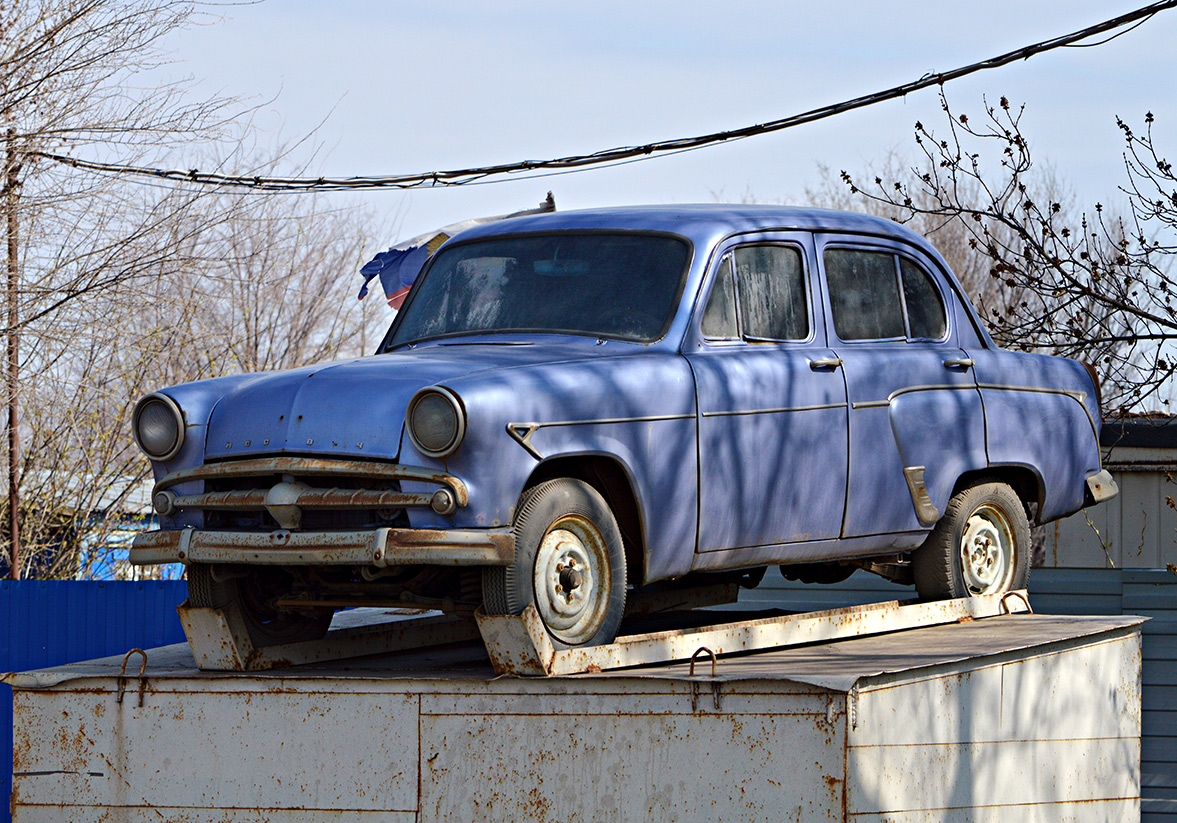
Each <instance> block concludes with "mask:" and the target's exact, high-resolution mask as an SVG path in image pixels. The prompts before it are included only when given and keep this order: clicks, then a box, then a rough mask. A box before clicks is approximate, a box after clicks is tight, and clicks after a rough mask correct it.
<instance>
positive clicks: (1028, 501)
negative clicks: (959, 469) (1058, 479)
mask: <svg viewBox="0 0 1177 823" xmlns="http://www.w3.org/2000/svg"><path fill="white" fill-rule="evenodd" d="M985 480H998V481H1000V482H1002V483H1005V484H1006V485H1007V486H1009V487H1010V488H1011V489H1013V490H1014V494H1016V495H1017V496H1018V498H1019V499H1020V500H1021V501H1022V503H1024V504H1025V505H1026V509H1027V513H1028V515H1031V516H1030V520H1031V523H1035V524H1036V523H1037V522H1038V515H1037V513H1038V512H1039V511H1041V509H1042V504H1043V502H1044V500H1045V499H1046V484H1045V483H1044V482H1043V480H1042V476H1041V475H1040V474H1039V473H1038V472H1037V471H1036V470H1035V469H1034V468H1032V467H1031V466H1026V465H1018V464H1007V465H1000V466H987V467H986V468H983V469H973V470H970V471H967V472H964V473H963V474H961V476H960V477H958V478H957V479H956V485H955V486H954V487H953V489H952V494H953V496H955V495H956V494H957V493H958V492H960V491H961V490H962V489H965V488H967V487H969V486H971V485H973V484H974V483H977V482H980V481H985Z"/></svg>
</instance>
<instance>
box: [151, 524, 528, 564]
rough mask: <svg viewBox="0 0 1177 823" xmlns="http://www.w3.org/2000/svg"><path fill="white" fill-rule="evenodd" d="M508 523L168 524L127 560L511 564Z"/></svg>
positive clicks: (173, 561)
mask: <svg viewBox="0 0 1177 823" xmlns="http://www.w3.org/2000/svg"><path fill="white" fill-rule="evenodd" d="M514 546H515V544H514V538H513V537H512V535H511V532H510V531H509V530H507V529H500V530H489V529H479V530H474V529H470V530H462V529H454V530H449V531H434V530H431V529H394V528H378V529H364V530H362V531H343V532H292V531H286V530H278V531H272V532H239V531H211V530H207V529H172V530H166V531H153V532H143V533H142V534H139V535H137V536H136V537H135V542H134V543H133V544H132V546H131V551H130V556H129V560H130V562H131V563H132V564H134V565H137V566H146V565H154V564H158V563H244V564H247V565H263V566H377V567H385V566H413V565H436V566H509V565H511V563H512V561H513V560H514V557H515V548H514Z"/></svg>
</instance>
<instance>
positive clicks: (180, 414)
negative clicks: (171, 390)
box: [131, 392, 187, 463]
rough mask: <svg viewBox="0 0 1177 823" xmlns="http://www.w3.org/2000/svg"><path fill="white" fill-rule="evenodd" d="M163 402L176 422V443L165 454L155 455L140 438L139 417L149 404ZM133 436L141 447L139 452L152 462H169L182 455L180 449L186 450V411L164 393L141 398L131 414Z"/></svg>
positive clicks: (136, 443) (155, 393) (154, 393)
mask: <svg viewBox="0 0 1177 823" xmlns="http://www.w3.org/2000/svg"><path fill="white" fill-rule="evenodd" d="M152 402H161V403H163V405H164V407H165V408H167V410H168V411H170V412H171V413H172V416H173V417H174V418H175V420H176V442H175V444H174V445H173V446H172V447H171V448H170V449H169V450H168V451H167V452H165V453H164V454H162V455H155V454H153V453H152V452H151V451H150V450H148V449H147V447H146V446H144V445H143V440H142V439H141V438H140V437H139V417H140V415H141V414H142V413H143V409H145V408H146V407H147V405H148V403H152ZM131 436H132V437H133V438H134V439H135V445H136V446H138V447H139V451H141V452H143V453H144V454H145V455H147V457H148V458H149V459H151V460H155V461H158V462H160V463H164V462H167V461H168V460H171V459H172V458H173V457H175V456H176V455H177V454H179V453H180V449H182V448H184V441H185V440H186V439H187V423H186V421H185V420H184V410H183V409H181V408H180V404H179V403H177V402H176V401H175V400H173V399H172V398H170V397H168V396H167V395H166V394H163V393H162V392H152V393H151V394H146V395H144V396H143V397H140V398H139V400H138V402H136V403H135V410H134V412H132V414H131Z"/></svg>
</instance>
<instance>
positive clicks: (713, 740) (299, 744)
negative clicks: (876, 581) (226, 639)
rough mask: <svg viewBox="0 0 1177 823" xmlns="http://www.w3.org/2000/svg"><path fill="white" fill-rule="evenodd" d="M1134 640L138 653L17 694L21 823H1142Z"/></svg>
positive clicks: (1007, 619)
mask: <svg viewBox="0 0 1177 823" xmlns="http://www.w3.org/2000/svg"><path fill="white" fill-rule="evenodd" d="M1010 605H1011V606H1012V605H1013V603H1011V604H1010ZM899 608H900V609H902V608H906V607H903V606H901V607H899ZM889 611H895V609H891V610H889ZM834 614H836V613H828V614H827V618H829V619H828V620H826V622H825V628H821V625H822V624H820V623H819V624H813V627H812V630H811V631H810V637H811V638H816V637H817V636H818V635H819V634H821V633H823V632H827V631H835V630H836V628H837V627H836V626H835V625H834V624H835V623H837V622H838V620H837V619H835V618H834V617H833V615H834ZM386 616H387V617H388V618H389V620H390V622H393V623H395V622H398V621H397V620H394V619H393V618H401V619H400V621H399V622H411V620H412V619H415V618H409V616H407V615H403V614H401V615H397V614H392V615H386ZM372 617H373V616H372V615H357V616H356V618H355V619H357V620H362V621H367V622H368V623H369V624H370V623H372V622H373V621H372V620H371V618H372ZM809 617H811V618H812V617H813V616H812V615H810V616H809ZM948 617H950V614H949V613H947V612H946V613H944V614H943V615H942V618H943V619H947V618H948ZM962 618H963V619H962ZM872 619H874V618H872ZM743 622H745V623H747V624H752V625H755V624H757V623H759V622H760V621H743ZM849 622H854V621H849ZM1140 622H1141V619H1140V618H1131V617H1083V618H1080V617H1057V616H1043V615H1032V614H1027V613H1024V612H1022V613H1015V614H1010V615H1000V616H992V617H982V618H979V619H978V618H974V619H971V620H970V619H968V615H962V616H961V618H958V619H957V620H954V621H951V622H946V623H942V624H940V625H925V626H921V627H919V628H912V629H906V630H898V631H889V632H885V633H877V634H870V635H861V634H859V635H856V636H853V637H846V638H844V639H840V640H826V641H824V642H806V643H801V644H799V645H791V646H788V647H783V648H777V649H775V650H772V651H759V652H753V653H738V654H731V655H729V656H728V657H725V658H722V659H720V661H719V663H718V666H717V667H716V669H715V670H714V671H712V669H711V666H710V663H709V662H708V664H707V665H705V666H704V667H702V668H701V670H700V667H699V666H697V665H696V666H695V670H694V671H692V670H691V666H690V664H689V663H688V662H668V663H662V664H660V665H645V666H640V667H635V668H627V669H616V670H607V671H602V672H600V673H595V672H587V673H583V674H576V675H555V676H547V677H503V676H499V675H497V674H496V672H495V670H494V669H493V667H492V666H491V664H490V661H489V660H488V658H487V656H486V651H485V649H484V648H483V646H482V644H481V643H480V642H478V641H477V640H472V641H467V642H462V643H450V644H447V645H439V646H431V647H428V648H419V649H414V650H404V651H399V652H392V653H384V654H375V655H369V656H365V657H357V658H351V659H348V660H346V661H342V662H339V661H337V662H316V663H307V664H304V665H300V666H294V667H290V668H284V669H274V670H271V671H259V672H248V673H238V672H234V673H229V672H211V671H201V670H199V669H197V668H196V666H195V661H194V659H193V656H192V653H191V651H190V649H189V647H188V646H187V645H186V644H185V645H177V646H171V647H166V648H162V649H150V650H147V653H146V656H147V661H146V664H145V665H144V666H143V669H142V670H141V671H140V663H141V661H140V660H139V659H138V657H137V656H135V657H132V658H131V659H130V663H131V664H132V665H128V666H126V668H125V670H124V667H123V664H124V662H125V661H124V660H123V658H122V657H115V658H107V659H106V660H99V661H91V662H88V663H77V664H69V665H64V666H58V667H54V668H53V669H48V670H43V671H39V672H27V673H22V674H17V675H9V676H7V677H5V678H3V679H4V681H5V682H7V683H8V684H9V685H11V686H12V687H13V690H14V701H15V714H14V717H15V726H14V743H15V746H14V751H15V753H16V766H15V770H14V781H13V785H14V792H13V797H12V808H13V811H14V813H15V823H49V821H59V820H76V821H84V822H85V823H98V821H105V820H120V821H127V823H148V821H157V820H162V819H166V820H183V821H190V822H191V823H213V822H214V821H230V820H231V821H243V822H244V821H248V823H261V821H269V823H279V821H280V822H281V823H309V821H312V820H313V821H318V820H328V819H329V820H341V821H342V820H347V821H354V823H367V821H371V823H377V821H380V823H385V822H386V821H399V822H401V823H425V822H426V821H455V823H457V821H469V820H485V821H503V822H504V823H506V822H507V821H511V823H514V821H519V820H546V821H571V820H584V821H587V820H599V821H628V820H662V821H686V820H725V821H749V823H751V821H764V820H807V821H808V820H822V821H847V822H849V821H855V822H856V823H866V821H875V823H881V821H904V823H915V821H930V820H957V819H959V820H985V821H999V820H1000V821H1004V820H1025V821H1044V822H1045V821H1054V820H1090V819H1098V820H1130V819H1135V818H1137V817H1139V809H1140V802H1139V795H1140V772H1139V764H1140V738H1139V735H1140V718H1141V714H1140V626H1139V624H1140ZM470 625H472V624H470ZM760 625H762V626H770V627H779V626H782V625H783V626H788V625H793V626H794V629H792V631H797V632H799V631H800V629H797V628H796V624H795V623H790V622H789V621H785V622H783V623H782V622H781V621H775V620H772V621H770V622H769V623H760ZM345 628H346V627H345ZM700 629H704V630H706V627H700ZM746 629H747V630H748V631H751V627H750V626H748V627H746ZM773 630H774V631H778V630H779V628H774V629H773ZM692 632H693V630H691V631H688V632H687V634H688V635H689V634H691V633H692ZM655 634H656V633H655ZM697 639H698V638H697V637H694V638H692V639H691V642H690V643H687V644H686V646H684V648H686V647H688V646H689V645H691V643H693V642H695V640H697ZM795 639H798V640H800V639H801V637H800V635H798V636H797V637H796V638H795ZM554 659H557V660H558V659H560V658H554Z"/></svg>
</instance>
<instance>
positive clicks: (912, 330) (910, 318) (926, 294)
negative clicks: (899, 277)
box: [899, 257, 948, 340]
mask: <svg viewBox="0 0 1177 823" xmlns="http://www.w3.org/2000/svg"><path fill="white" fill-rule="evenodd" d="M899 270H900V272H902V274H903V300H904V302H905V303H906V305H907V326H908V331H909V334H908V336H909V337H911V338H912V339H913V340H940V339H941V338H943V337H944V332H945V331H946V330H947V328H948V327H947V322H946V321H945V316H944V304H943V303H942V302H941V301H940V293H939V292H938V291H937V290H936V286H935V285H934V284H933V283H932V278H931V277H929V276H928V273H927V272H926V271H924V270H923V269H922V268H920V267H919V266H918V265H916V264H915V263H913V262H912V261H910V260H908V259H907V258H906V257H900V258H899Z"/></svg>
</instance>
